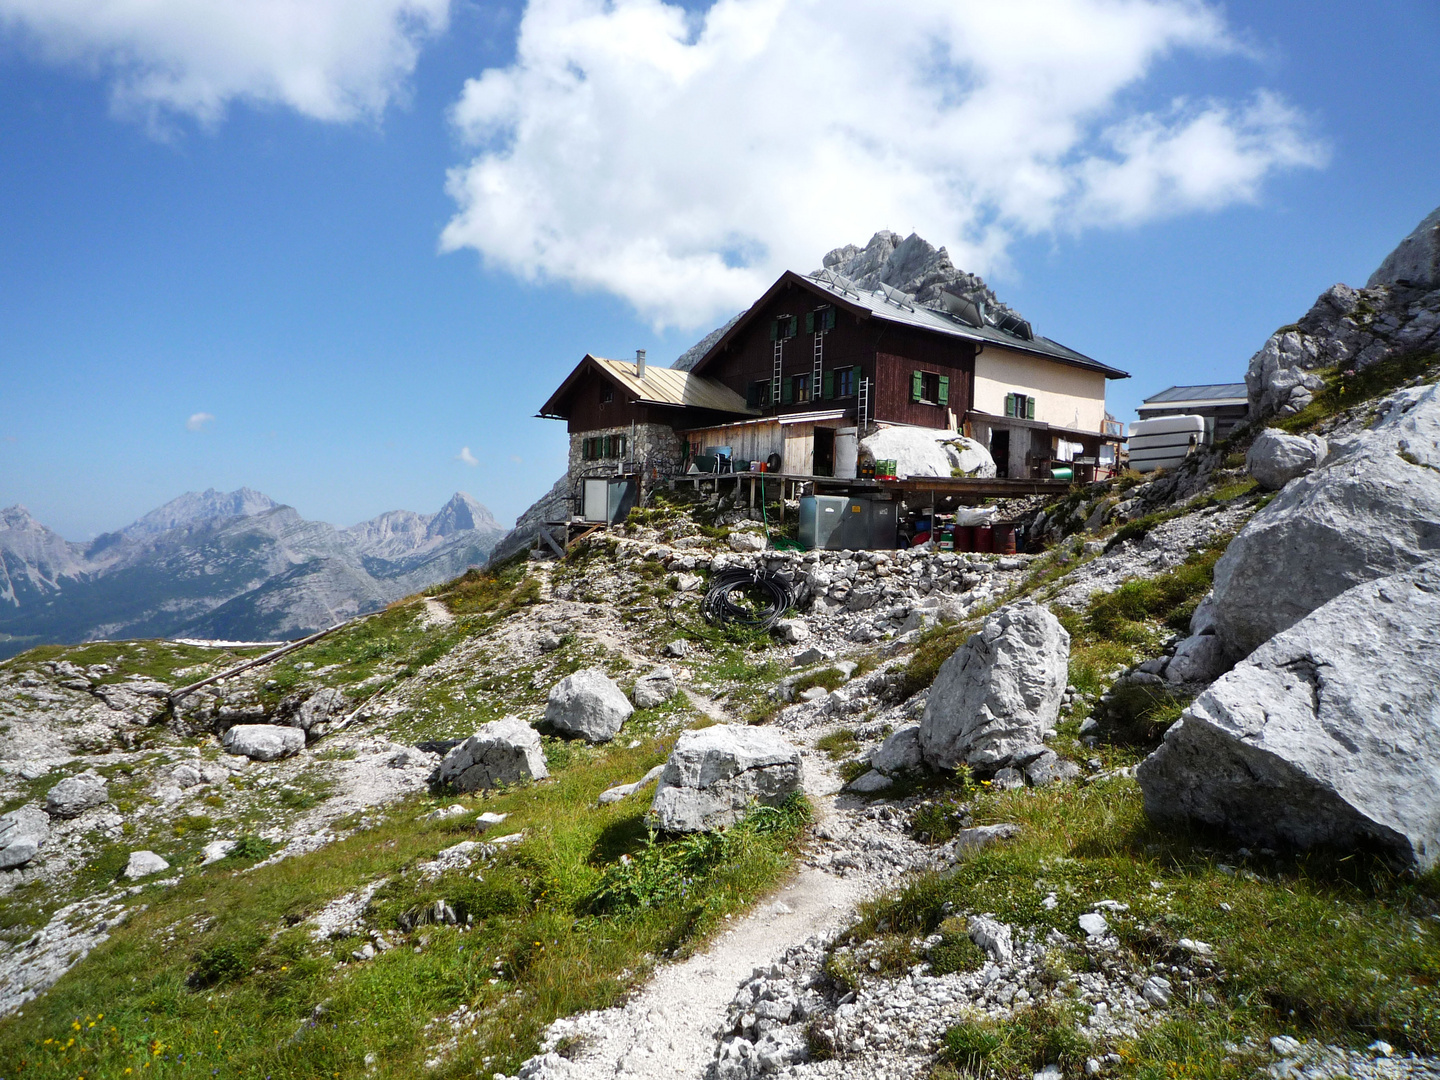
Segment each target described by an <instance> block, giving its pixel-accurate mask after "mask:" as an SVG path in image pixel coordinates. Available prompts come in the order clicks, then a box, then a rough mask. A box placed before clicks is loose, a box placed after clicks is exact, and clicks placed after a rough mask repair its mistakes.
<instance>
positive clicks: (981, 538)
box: [975, 525, 995, 551]
mask: <svg viewBox="0 0 1440 1080" xmlns="http://www.w3.org/2000/svg"><path fill="white" fill-rule="evenodd" d="M975 550H976V551H994V550H995V529H994V527H993V526H991V525H976V526H975Z"/></svg>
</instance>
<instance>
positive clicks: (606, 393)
mask: <svg viewBox="0 0 1440 1080" xmlns="http://www.w3.org/2000/svg"><path fill="white" fill-rule="evenodd" d="M614 400H615V388H614V387H613V386H602V387H601V388H600V404H601V405H608V404H610V402H612V401H614Z"/></svg>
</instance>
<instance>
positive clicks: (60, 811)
mask: <svg viewBox="0 0 1440 1080" xmlns="http://www.w3.org/2000/svg"><path fill="white" fill-rule="evenodd" d="M107 798H109V795H108V794H107V793H106V790H105V778H104V777H103V776H97V775H96V774H95V773H81V774H80V775H79V776H67V777H66V778H65V779H64V780H61V781H60V782H59V783H58V784H56V785H55V786H54V787H52V788H51V789H50V791H49V792H48V793H47V794H46V796H45V812H46V813H47V814H49V815H50V816H51V817H57V818H73V817H79V816H80V815H81V814H83V813H84V812H85V811H86V810H89V809H90V808H91V807H92V806H99V805H100V804H101V803H103V802H104V801H105V800H106V799H107Z"/></svg>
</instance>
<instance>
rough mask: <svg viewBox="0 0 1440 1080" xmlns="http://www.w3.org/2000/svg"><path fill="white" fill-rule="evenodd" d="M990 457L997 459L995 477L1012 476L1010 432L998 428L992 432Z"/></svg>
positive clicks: (1006, 429)
mask: <svg viewBox="0 0 1440 1080" xmlns="http://www.w3.org/2000/svg"><path fill="white" fill-rule="evenodd" d="M990 456H991V457H992V458H994V459H995V475H996V476H1001V477H1004V476H1009V475H1010V431H1009V429H1008V428H996V429H993V430H992V431H991V432H990Z"/></svg>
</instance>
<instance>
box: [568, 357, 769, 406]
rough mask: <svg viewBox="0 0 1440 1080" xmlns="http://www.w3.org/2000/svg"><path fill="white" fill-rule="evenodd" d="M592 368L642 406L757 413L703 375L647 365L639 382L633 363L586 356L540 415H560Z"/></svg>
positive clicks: (717, 383) (734, 393) (743, 401)
mask: <svg viewBox="0 0 1440 1080" xmlns="http://www.w3.org/2000/svg"><path fill="white" fill-rule="evenodd" d="M591 366H593V368H594V369H596V370H598V371H599V372H600V373H601V374H603V375H605V376H607V377H609V379H610V380H611V381H612V382H615V383H618V384H619V385H620V389H621V390H622V391H623V392H624V393H625V394H627V395H628V396H629V397H631V398H633V399H634V400H635V401H637V402H640V403H642V404H646V405H668V406H670V407H672V408H688V409H709V410H713V411H715V412H725V413H739V414H741V415H742V416H755V415H758V410H756V409H752V408H750V407H749V406H748V405H746V404H745V399H744V398H743V397H741V396H740V395H739V394H737V393H736V392H735V391H734V390H731V389H730V388H729V387H728V386H726V385H724V384H723V383H720V382H717V381H715V380H714V379H707V378H705V377H704V376H703V375H692V374H691V373H690V372H688V371H677V370H676V369H674V368H667V367H656V366H655V365H654V364H646V365H645V378H643V379H641V378H640V377H639V374H638V370H637V368H636V365H635V361H634V360H607V359H605V358H604V357H603V356H591V355H589V354H586V356H585V358H584V359H583V360H581V361H580V363H579V364H577V365H576V366H575V370H574V371H572V372H571V373H570V375H569V377H568V378H567V379H566V380H565V381H564V382H563V383H562V384H561V385H560V388H559V389H558V390H556V391H555V393H554V394H553V395H551V398H550V400H549V401H547V402H546V403H545V404H544V406H542V407H541V410H540V415H541V416H560V415H563V413H561V412H560V411H559V410H560V409H561V408H562V406H561V399H562V398H563V397H565V395H566V393H567V392H568V391H569V390H570V388H571V387H572V386H573V385H574V383H575V382H576V380H578V379H579V377H580V375H581V374H582V373H583V372H584V371H585V370H586V368H587V367H591Z"/></svg>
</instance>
